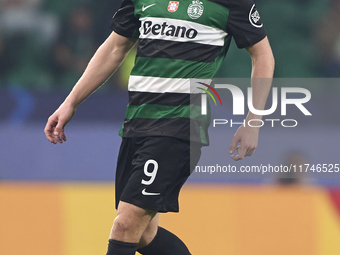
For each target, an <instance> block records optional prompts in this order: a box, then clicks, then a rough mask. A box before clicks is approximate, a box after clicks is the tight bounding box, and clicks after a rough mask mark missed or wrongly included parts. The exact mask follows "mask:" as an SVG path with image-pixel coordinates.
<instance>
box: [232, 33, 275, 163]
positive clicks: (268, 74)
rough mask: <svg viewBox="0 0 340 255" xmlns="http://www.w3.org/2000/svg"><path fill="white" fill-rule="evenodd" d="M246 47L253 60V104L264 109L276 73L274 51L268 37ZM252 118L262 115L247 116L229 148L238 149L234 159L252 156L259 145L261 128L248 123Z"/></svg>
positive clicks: (256, 107)
mask: <svg viewBox="0 0 340 255" xmlns="http://www.w3.org/2000/svg"><path fill="white" fill-rule="evenodd" d="M246 49H247V50H248V52H249V54H250V56H251V60H252V74H251V78H252V79H251V83H252V84H251V86H252V88H253V106H254V108H255V109H257V110H264V107H265V104H266V101H267V98H268V94H269V91H270V88H271V84H272V78H273V73H274V66H275V61H274V57H273V53H272V50H271V47H270V45H269V41H268V38H267V37H265V38H264V39H263V40H261V41H260V42H258V43H256V44H254V45H252V46H250V47H247V48H246ZM252 119H262V116H260V115H256V114H253V113H252V112H249V113H248V115H247V118H246V126H245V127H244V126H243V125H242V126H241V127H240V128H239V129H238V130H237V132H236V133H235V135H234V137H233V140H232V143H231V146H230V149H229V153H230V154H233V153H234V152H235V150H237V155H232V156H231V157H232V158H233V159H234V160H241V159H243V158H244V157H246V156H251V155H252V154H253V153H254V151H255V149H256V147H257V144H258V136H259V129H260V128H258V127H249V126H248V125H247V123H248V121H249V120H252ZM253 125H255V123H253ZM238 144H239V145H238Z"/></svg>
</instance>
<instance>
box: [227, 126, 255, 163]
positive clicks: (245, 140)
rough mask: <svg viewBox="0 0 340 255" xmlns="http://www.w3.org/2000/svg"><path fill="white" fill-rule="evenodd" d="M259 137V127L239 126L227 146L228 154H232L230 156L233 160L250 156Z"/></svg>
mask: <svg viewBox="0 0 340 255" xmlns="http://www.w3.org/2000/svg"><path fill="white" fill-rule="evenodd" d="M258 138H259V128H257V127H249V126H246V127H244V126H241V127H240V128H239V129H238V130H237V131H236V133H235V135H234V137H233V140H232V142H231V145H230V148H229V154H234V152H235V150H236V151H237V154H236V155H232V156H231V158H232V159H233V160H235V161H238V160H241V159H243V158H244V157H247V156H251V155H252V154H253V153H254V152H255V149H256V148H257V144H258Z"/></svg>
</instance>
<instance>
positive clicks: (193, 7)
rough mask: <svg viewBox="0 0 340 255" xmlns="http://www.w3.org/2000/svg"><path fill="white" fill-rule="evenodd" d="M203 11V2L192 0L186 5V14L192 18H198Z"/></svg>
mask: <svg viewBox="0 0 340 255" xmlns="http://www.w3.org/2000/svg"><path fill="white" fill-rule="evenodd" d="M203 11H204V6H203V3H202V2H200V1H199V0H195V1H192V3H191V4H190V5H189V7H188V15H189V17H190V18H192V19H198V18H199V17H201V16H202V14H203Z"/></svg>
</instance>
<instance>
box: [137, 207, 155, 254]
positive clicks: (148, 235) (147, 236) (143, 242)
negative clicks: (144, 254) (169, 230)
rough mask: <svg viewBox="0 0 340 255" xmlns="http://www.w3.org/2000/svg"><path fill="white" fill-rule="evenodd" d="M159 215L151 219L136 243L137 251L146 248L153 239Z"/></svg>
mask: <svg viewBox="0 0 340 255" xmlns="http://www.w3.org/2000/svg"><path fill="white" fill-rule="evenodd" d="M158 223H159V213H157V214H156V215H155V217H153V218H152V220H151V221H150V223H149V225H148V226H147V227H146V229H145V231H144V233H143V235H142V237H141V239H140V240H139V243H138V249H140V248H142V247H145V246H147V245H148V244H150V243H151V241H152V240H153V239H154V238H155V236H156V234H157V230H158Z"/></svg>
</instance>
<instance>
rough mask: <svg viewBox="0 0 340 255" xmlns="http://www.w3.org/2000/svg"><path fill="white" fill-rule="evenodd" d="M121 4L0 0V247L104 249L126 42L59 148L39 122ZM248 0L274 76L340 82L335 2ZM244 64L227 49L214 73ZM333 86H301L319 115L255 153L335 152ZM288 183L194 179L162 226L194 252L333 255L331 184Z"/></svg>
mask: <svg viewBox="0 0 340 255" xmlns="http://www.w3.org/2000/svg"><path fill="white" fill-rule="evenodd" d="M120 2H121V1H118V0H117V1H112V0H111V1H109V0H102V1H91V0H67V1H66V0H59V1H55V0H0V254H1V255H17V254H27V255H30V254H32V255H43V254H51V255H79V254H82V255H90V254H91V255H92V254H105V252H106V245H107V238H108V234H109V231H110V227H111V224H112V221H113V219H114V216H115V215H114V214H115V211H114V184H113V181H114V171H115V163H116V157H117V153H118V146H119V144H120V138H119V137H118V135H117V133H118V129H119V127H120V125H121V122H122V120H123V118H124V110H125V105H126V104H127V93H126V84H127V78H128V74H129V71H130V69H131V66H132V63H133V59H134V56H133V53H134V51H132V52H131V54H130V55H129V56H128V58H127V60H126V61H125V62H124V64H123V65H122V67H121V68H120V70H119V71H118V72H117V73H116V74H115V75H114V76H113V78H112V79H111V80H110V81H108V82H107V84H105V85H104V86H103V87H102V88H101V89H99V90H98V91H97V92H96V93H95V94H94V95H92V96H91V97H90V98H89V99H88V100H87V101H86V102H85V103H84V104H83V105H82V106H81V107H80V108H79V109H78V112H77V114H76V116H75V117H74V119H73V121H72V122H71V123H70V124H69V125H68V126H67V132H68V133H67V135H68V139H69V141H68V142H67V143H65V144H63V145H62V146H60V145H58V146H52V145H51V144H50V143H48V142H47V140H46V139H45V137H44V133H43V129H44V126H45V121H46V120H47V118H48V117H49V115H50V114H51V113H52V112H53V111H54V110H55V109H56V108H57V107H58V106H59V104H60V103H61V102H62V101H63V99H64V98H65V97H66V95H67V94H68V92H69V91H70V89H71V88H72V86H73V85H74V83H75V82H76V80H77V79H78V78H79V76H80V75H81V73H82V71H83V70H84V68H85V66H86V64H87V62H88V61H89V59H90V57H91V56H92V55H93V53H94V52H95V49H96V48H97V47H98V46H99V45H100V44H101V43H102V42H103V40H105V38H106V37H107V36H108V35H109V33H110V29H109V28H108V27H109V24H110V20H111V17H112V15H113V14H114V12H115V11H116V10H117V9H118V7H119V5H120ZM257 4H258V9H259V11H260V14H261V16H262V20H263V21H264V23H265V28H266V31H267V34H268V35H269V38H270V42H271V44H272V48H273V51H274V55H275V58H276V72H275V77H278V78H316V77H322V78H339V76H340V26H339V24H340V1H339V0H334V1H331V0H257ZM250 69H251V66H250V60H249V56H248V54H247V52H246V51H245V50H243V51H240V50H238V49H237V48H236V47H235V45H234V44H233V45H232V47H231V49H230V52H229V53H228V56H227V61H226V62H225V63H224V65H223V67H222V70H221V71H220V73H219V75H218V76H219V77H248V76H249V73H250ZM332 81H333V84H335V86H332V88H331V89H325V88H322V87H319V86H314V87H313V86H311V87H310V88H309V89H310V90H312V95H313V104H312V105H311V107H312V108H313V110H314V112H316V113H318V114H316V117H315V118H314V117H313V122H307V123H304V127H310V129H308V132H296V133H295V134H294V132H292V133H289V134H284V135H283V136H282V137H281V138H280V137H278V144H280V145H281V146H280V148H279V149H278V150H277V152H276V149H277V148H274V147H271V142H272V138H271V136H270V135H269V136H268V137H266V136H264V137H265V139H263V141H261V143H260V146H261V147H260V148H259V149H258V152H257V153H258V154H257V156H256V157H254V160H256V161H257V162H261V160H264V159H265V158H266V157H271V160H272V161H271V163H273V164H280V163H282V162H284V161H289V162H311V163H328V161H326V162H318V160H319V161H320V160H321V159H329V158H332V159H337V160H338V159H339V151H338V144H339V143H338V142H339V122H340V118H339V113H338V109H339V95H340V87H339V85H338V83H336V80H334V79H332ZM311 84H312V83H311ZM234 131H235V130H232V131H229V132H230V133H227V134H226V135H228V136H229V137H231V135H232V133H233V132H234ZM303 134H304V135H305V139H306V140H309V141H312V142H311V143H309V145H308V146H303V144H302V145H301V144H300V145H298V143H297V142H296V141H300V140H301V136H303ZM287 137H288V139H287ZM299 139H300V140H299ZM313 141H314V142H313ZM316 145H319V146H316ZM227 146H229V145H227ZM264 148H266V149H267V150H268V149H269V151H272V152H273V155H271V154H270V155H268V154H267V153H266V150H265V149H264ZM274 152H276V153H274ZM291 154H293V155H291ZM315 155H319V156H318V157H317V158H315ZM247 160H248V159H247ZM246 162H247V164H248V165H249V164H252V161H251V160H248V161H246ZM338 163H339V162H338ZM294 180H296V181H295V182H294V181H293V182H287V181H285V180H283V179H281V178H280V176H278V177H275V178H273V179H271V180H267V181H264V180H249V179H243V180H240V179H238V180H227V179H226V180H218V181H216V180H212V179H209V180H202V179H195V178H194V179H192V180H191V181H190V182H189V183H188V184H187V185H186V186H185V188H184V189H183V192H182V194H181V213H180V214H178V215H176V214H171V215H170V214H169V215H163V217H162V219H161V224H162V225H163V226H165V227H167V228H169V229H170V230H173V231H175V232H176V233H178V235H179V236H180V237H181V238H182V239H183V240H184V241H185V242H186V243H187V244H188V245H189V247H190V249H191V251H192V253H193V254H194V255H200V254H228V255H248V254H256V255H257V254H261V255H267V254H268V255H272V254H276V255H281V254H282V255H286V254H298V255H325V254H327V255H332V254H334V255H335V254H340V246H339V245H338V244H339V242H340V225H339V224H340V221H339V219H340V218H339V217H340V189H339V188H338V186H339V183H340V182H339V181H338V180H334V179H331V180H329V179H324V178H323V179H312V180H310V179H308V180H307V179H302V180H301V179H300V180H298V179H294ZM306 180H307V181H306ZM287 183H288V184H292V185H285V184H287Z"/></svg>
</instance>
